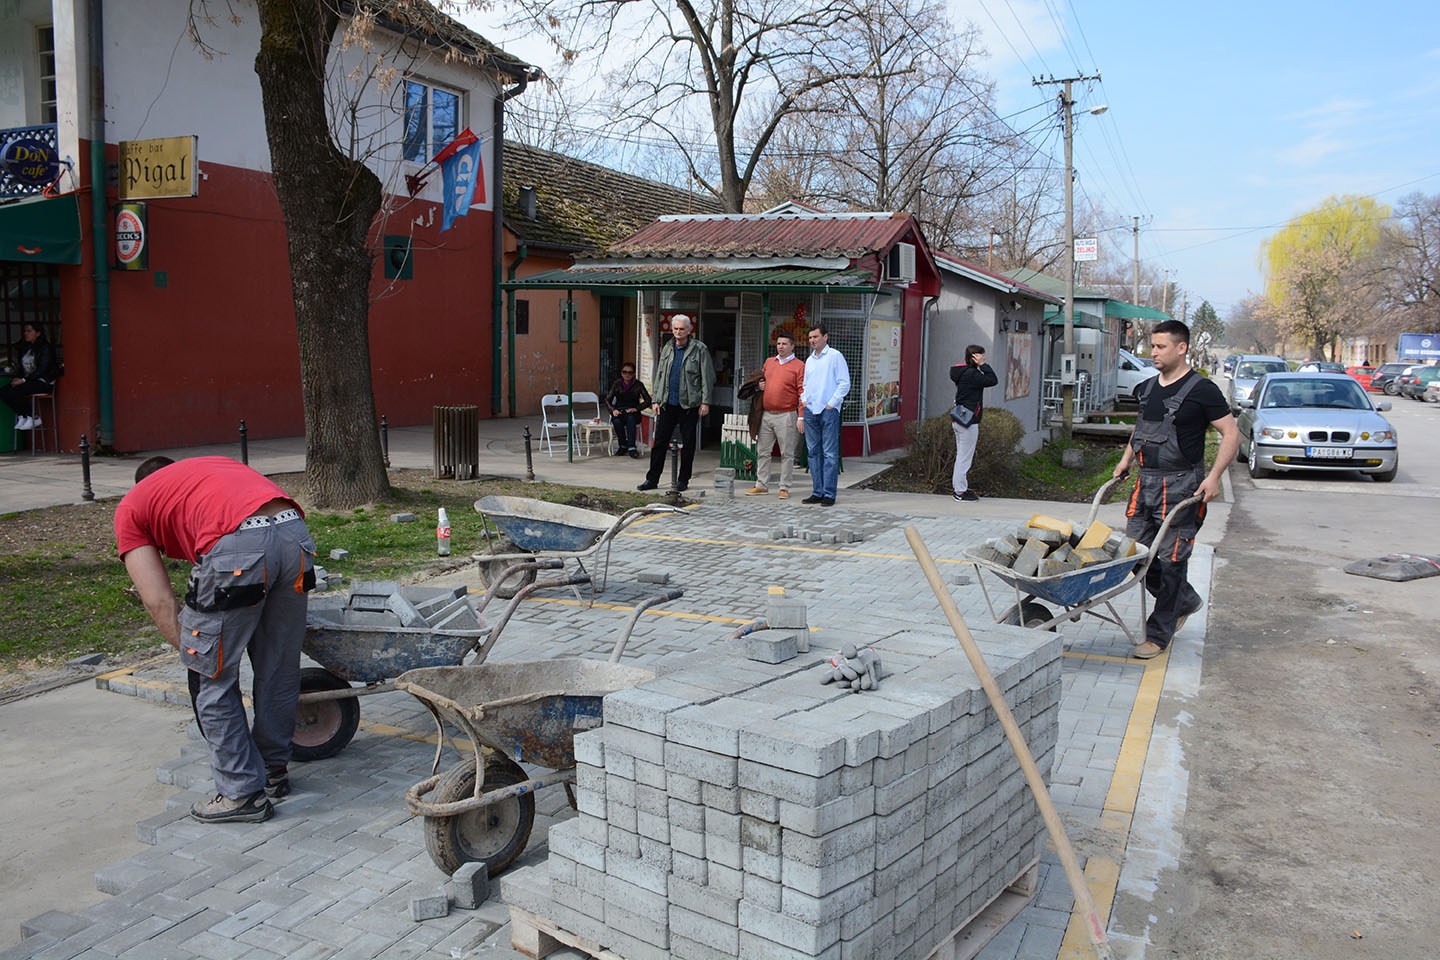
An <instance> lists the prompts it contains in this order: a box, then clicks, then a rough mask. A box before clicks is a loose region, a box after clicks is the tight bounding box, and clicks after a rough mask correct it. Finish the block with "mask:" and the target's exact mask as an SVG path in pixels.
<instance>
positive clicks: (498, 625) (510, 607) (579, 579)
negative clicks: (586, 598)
mask: <svg viewBox="0 0 1440 960" xmlns="http://www.w3.org/2000/svg"><path fill="white" fill-rule="evenodd" d="M557 562H558V561H557ZM589 582H590V575H589V574H585V573H572V574H570V575H569V576H568V577H566V578H565V579H563V580H536V581H535V582H534V583H527V584H526V585H525V586H523V587H521V588H520V589H519V590H517V591H516V592H515V596H514V597H513V598H512V599H511V600H510V602H509V603H508V604H506V606H505V612H504V613H502V614H500V617H499V619H498V620H496V621H495V625H494V626H492V627H491V628H490V636H488V637H486V638H485V643H484V644H483V645H482V646H481V647H480V648H479V652H478V654H477V656H476V658H475V662H476V663H484V662H485V658H486V657H488V656H489V655H490V648H491V647H493V646H494V645H495V641H496V640H498V639H499V638H500V632H501V631H502V630H504V629H505V624H507V623H509V622H510V618H511V617H512V616H514V615H515V611H516V609H517V608H519V606H520V601H522V600H524V599H525V598H526V597H528V596H530V594H532V593H534V592H535V591H536V590H549V589H551V588H553V587H570V586H575V585H577V584H581V583H589Z"/></svg>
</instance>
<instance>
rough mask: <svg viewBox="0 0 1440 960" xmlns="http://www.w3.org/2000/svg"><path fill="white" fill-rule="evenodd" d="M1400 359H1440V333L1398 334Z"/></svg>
mask: <svg viewBox="0 0 1440 960" xmlns="http://www.w3.org/2000/svg"><path fill="white" fill-rule="evenodd" d="M1400 359H1402V360H1437V359H1440V333H1402V334H1400Z"/></svg>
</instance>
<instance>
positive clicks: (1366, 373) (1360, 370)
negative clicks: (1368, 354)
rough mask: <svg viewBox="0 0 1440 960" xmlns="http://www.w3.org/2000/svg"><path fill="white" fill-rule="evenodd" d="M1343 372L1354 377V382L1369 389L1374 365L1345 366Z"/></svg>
mask: <svg viewBox="0 0 1440 960" xmlns="http://www.w3.org/2000/svg"><path fill="white" fill-rule="evenodd" d="M1345 372H1346V373H1348V374H1350V376H1352V377H1354V378H1355V382H1356V383H1358V384H1360V386H1362V387H1364V388H1365V389H1366V390H1369V389H1370V377H1371V375H1372V374H1374V373H1375V368H1374V367H1346V368H1345Z"/></svg>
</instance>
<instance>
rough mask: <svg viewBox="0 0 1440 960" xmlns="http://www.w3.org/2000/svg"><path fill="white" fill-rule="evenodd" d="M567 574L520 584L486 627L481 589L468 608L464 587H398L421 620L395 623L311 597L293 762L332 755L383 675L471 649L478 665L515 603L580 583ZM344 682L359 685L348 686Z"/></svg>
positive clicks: (454, 658)
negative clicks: (475, 604) (361, 700)
mask: <svg viewBox="0 0 1440 960" xmlns="http://www.w3.org/2000/svg"><path fill="white" fill-rule="evenodd" d="M560 566H561V561H560V560H553V559H550V560H537V561H533V562H529V563H517V564H512V565H511V566H510V568H509V569H508V570H507V571H506V572H505V573H504V574H502V575H501V576H500V578H499V579H498V580H497V583H505V582H507V581H509V580H513V579H515V578H517V577H523V576H527V575H528V577H529V578H531V580H533V579H534V577H535V571H536V570H553V569H556V568H558V567H560ZM585 580H586V578H584V577H583V576H578V575H577V576H575V577H570V578H565V579H560V580H553V581H545V582H540V583H534V582H532V583H528V584H526V586H525V587H524V588H523V589H522V590H520V591H519V592H518V593H517V594H516V595H515V596H514V598H513V599H512V600H511V602H510V603H509V604H508V605H507V606H506V608H505V611H504V612H503V613H502V614H501V616H500V619H499V620H498V621H497V622H496V623H495V625H494V626H493V627H491V626H490V625H488V624H487V623H486V622H485V619H484V618H483V617H482V616H481V613H482V612H483V611H484V610H485V608H486V607H487V606H489V604H490V601H491V599H493V597H494V596H495V593H494V591H487V593H486V594H485V598H484V599H483V600H482V601H481V602H480V605H479V606H478V607H472V606H471V604H470V601H469V599H468V598H467V597H466V595H465V592H464V590H465V588H464V587H457V588H455V589H453V590H446V589H443V588H426V587H405V588H403V589H402V591H401V593H402V595H403V596H404V597H405V598H406V599H407V600H408V601H409V602H410V603H411V604H412V605H414V606H415V607H416V608H417V610H418V612H420V613H421V614H423V615H424V616H425V623H424V624H423V625H417V626H410V627H406V626H400V625H399V621H398V619H397V618H395V617H393V616H386V615H384V614H379V613H378V612H377V611H365V610H355V609H352V608H351V605H350V603H349V601H345V602H343V603H340V602H336V603H325V602H320V603H316V602H312V603H311V605H310V609H309V611H308V612H307V615H306V624H305V641H304V644H303V646H302V647H301V649H302V650H303V651H304V652H305V655H306V656H308V657H309V658H310V659H312V660H314V661H315V662H316V663H318V664H320V666H318V667H305V668H303V669H301V671H300V697H299V700H298V702H297V704H296V708H295V734H294V736H293V737H292V738H291V744H292V746H291V756H293V757H294V759H296V760H323V759H325V758H327V757H333V756H334V755H335V754H337V753H339V752H340V751H341V750H343V749H345V747H346V746H347V745H348V744H349V743H350V740H351V739H352V738H353V737H354V736H355V731H356V730H357V729H359V726H360V704H359V703H358V702H357V699H356V698H358V697H365V696H371V695H373V694H377V693H387V692H389V691H391V690H394V689H395V685H394V684H393V683H389V682H387V680H388V678H391V677H398V676H399V675H400V674H402V673H404V672H406V671H407V670H415V669H418V668H420V667H431V666H442V665H448V666H454V665H458V664H460V663H462V662H464V660H465V658H466V657H468V656H469V655H470V654H471V652H472V651H473V652H475V654H476V656H475V659H474V662H476V663H482V662H484V660H485V657H486V656H487V655H488V654H489V651H490V648H491V646H492V645H493V644H494V643H495V640H496V638H498V637H499V635H500V631H501V630H503V629H504V627H505V624H506V623H507V622H509V620H510V616H511V615H512V614H513V613H514V612H515V608H516V607H517V606H518V605H519V604H520V602H521V601H522V600H524V599H525V597H527V596H529V595H530V594H531V593H533V592H535V591H536V590H544V589H547V588H551V587H564V586H571V585H572V584H574V583H584V582H585ZM352 682H358V683H361V684H364V686H358V687H357V686H352V685H351V684H352Z"/></svg>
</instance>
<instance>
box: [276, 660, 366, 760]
mask: <svg viewBox="0 0 1440 960" xmlns="http://www.w3.org/2000/svg"><path fill="white" fill-rule="evenodd" d="M349 689H350V684H349V683H347V682H346V681H344V680H342V679H340V678H339V677H337V676H335V674H333V673H331V672H330V671H329V670H324V669H321V668H320V667H306V668H305V669H303V670H301V671H300V692H301V693H310V692H312V691H315V690H349ZM359 727H360V702H359V701H358V700H356V699H355V698H354V697H348V698H346V699H343V700H317V701H314V702H313V703H300V704H296V705H295V735H294V736H293V737H292V738H291V740H290V756H291V757H292V758H294V759H296V760H324V759H326V758H327V757H333V756H335V754H337V753H339V752H340V751H341V750H344V749H345V746H346V745H347V744H348V743H349V742H350V741H351V739H352V738H354V736H355V731H356V730H357V729H359Z"/></svg>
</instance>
